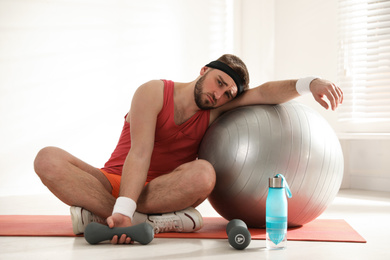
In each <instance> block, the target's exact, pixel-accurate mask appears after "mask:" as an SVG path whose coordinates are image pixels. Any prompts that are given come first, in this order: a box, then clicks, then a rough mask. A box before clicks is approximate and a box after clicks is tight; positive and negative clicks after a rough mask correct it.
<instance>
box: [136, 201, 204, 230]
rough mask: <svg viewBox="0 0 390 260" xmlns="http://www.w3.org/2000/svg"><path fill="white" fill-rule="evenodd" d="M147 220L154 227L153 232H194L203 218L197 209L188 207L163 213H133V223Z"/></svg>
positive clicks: (201, 225) (199, 227)
mask: <svg viewBox="0 0 390 260" xmlns="http://www.w3.org/2000/svg"><path fill="white" fill-rule="evenodd" d="M142 222H147V223H149V224H151V225H152V226H153V228H154V233H155V234H157V233H163V232H195V231H198V230H199V229H201V228H202V227H203V218H202V215H200V213H199V211H197V210H196V209H194V208H192V207H190V208H186V209H183V210H181V211H175V212H172V213H164V214H149V215H147V214H142V213H139V212H135V213H134V217H133V224H134V225H136V224H140V223H142Z"/></svg>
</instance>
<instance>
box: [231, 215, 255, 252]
mask: <svg viewBox="0 0 390 260" xmlns="http://www.w3.org/2000/svg"><path fill="white" fill-rule="evenodd" d="M226 233H227V235H228V240H229V244H230V245H231V246H232V247H234V248H235V249H239V250H242V249H245V248H246V247H247V246H248V245H249V244H250V242H251V233H249V230H248V227H247V226H246V224H245V222H244V221H242V220H240V219H233V220H231V221H230V222H229V223H228V224H227V226H226Z"/></svg>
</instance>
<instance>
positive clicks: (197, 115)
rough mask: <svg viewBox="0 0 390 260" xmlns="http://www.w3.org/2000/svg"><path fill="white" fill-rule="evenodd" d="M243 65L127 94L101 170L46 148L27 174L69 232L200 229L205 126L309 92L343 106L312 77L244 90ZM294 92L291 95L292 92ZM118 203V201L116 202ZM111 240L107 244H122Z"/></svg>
mask: <svg viewBox="0 0 390 260" xmlns="http://www.w3.org/2000/svg"><path fill="white" fill-rule="evenodd" d="M248 84H249V75H248V71H247V69H246V66H245V64H244V63H243V62H242V61H241V60H240V59H239V58H238V57H236V56H234V55H223V56H222V57H220V58H219V59H218V60H217V61H213V62H211V63H209V64H208V65H206V66H204V67H202V68H201V71H200V75H199V76H198V77H197V78H196V79H195V80H194V81H192V82H189V83H178V82H172V81H166V80H164V81H161V80H154V81H150V82H147V83H145V84H144V85H142V86H140V87H139V88H138V89H137V91H136V92H135V94H134V97H133V99H132V104H131V108H130V111H129V113H128V114H127V115H126V117H125V123H124V127H123V130H122V134H121V137H120V140H119V142H118V145H117V147H116V149H115V151H114V152H113V154H112V156H111V158H110V159H109V161H108V162H107V163H106V164H105V167H104V168H102V169H97V168H95V167H92V166H90V165H88V164H86V163H85V162H83V161H81V160H79V159H77V158H76V157H74V156H72V155H70V154H69V153H67V152H65V151H63V150H61V149H59V148H54V147H47V148H44V149H42V150H41V151H40V152H39V153H38V155H37V157H36V159H35V162H34V168H35V171H36V173H37V174H38V176H39V177H40V178H41V180H42V182H43V183H44V184H45V185H46V186H47V187H48V188H49V189H50V190H51V191H52V192H53V194H54V195H56V196H57V197H58V198H59V199H60V200H62V201H63V202H64V203H66V204H68V205H70V206H72V207H71V215H72V222H73V229H74V232H75V233H76V234H77V233H83V232H84V229H85V226H86V225H87V224H88V223H90V222H92V221H98V222H103V223H106V224H108V226H109V227H111V228H112V227H124V226H131V225H135V224H138V223H140V222H145V221H146V222H149V223H150V224H152V225H153V227H154V229H155V232H156V233H157V232H169V231H176V232H193V231H196V230H199V229H200V228H201V227H202V216H201V215H200V213H199V212H198V211H197V210H196V209H195V207H196V206H198V205H199V204H200V203H201V202H203V201H204V200H205V199H206V198H207V197H208V195H209V194H210V193H211V191H212V190H213V188H214V185H215V172H214V169H213V167H212V165H211V164H210V163H208V162H207V161H205V160H197V159H196V157H197V149H198V147H199V144H200V141H201V140H202V137H203V135H204V133H205V132H206V130H207V127H208V126H209V125H210V124H211V123H212V122H213V121H214V120H215V119H216V118H217V117H218V116H220V115H221V114H223V113H224V112H226V111H228V110H231V109H234V108H236V107H239V106H246V105H254V104H279V103H283V102H286V101H289V100H291V99H293V98H295V97H298V96H299V93H304V92H311V93H312V94H313V96H314V98H315V99H316V100H317V102H319V103H320V104H321V105H322V106H323V107H325V108H326V109H327V108H328V107H329V105H328V103H327V102H326V101H325V97H326V98H327V99H328V102H329V103H330V106H331V107H332V109H333V110H334V109H336V108H337V106H338V105H339V104H341V103H342V101H343V93H342V91H341V89H340V88H339V87H337V86H336V85H334V84H332V83H331V82H329V81H325V80H322V79H319V78H304V79H300V80H298V81H297V80H286V81H276V82H268V83H265V84H263V85H260V86H258V87H256V88H253V89H249V87H248ZM298 92H299V93H298ZM117 198H118V199H117ZM130 242H131V238H129V237H126V236H125V235H122V236H121V237H117V236H115V237H114V238H113V239H112V243H114V244H116V243H130Z"/></svg>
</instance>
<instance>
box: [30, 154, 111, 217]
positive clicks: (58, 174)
mask: <svg viewBox="0 0 390 260" xmlns="http://www.w3.org/2000/svg"><path fill="white" fill-rule="evenodd" d="M34 169H35V172H36V173H37V175H38V176H39V177H40V178H41V180H42V183H43V184H45V185H46V186H47V187H48V189H49V190H50V191H51V192H52V193H53V194H54V195H55V196H57V197H58V198H59V199H60V200H61V201H63V202H64V203H66V204H68V205H70V206H79V207H82V208H85V209H87V210H88V211H90V212H93V213H94V214H96V215H97V216H99V217H101V218H103V219H106V218H107V217H109V216H110V215H111V213H112V209H113V207H114V204H115V198H114V197H113V196H112V195H111V189H112V188H111V184H110V182H109V181H108V180H107V178H106V177H105V176H104V174H103V173H102V172H100V170H98V169H97V168H95V167H92V166H91V165H89V164H87V163H85V162H83V161H81V160H79V159H77V158H76V157H74V156H73V155H71V154H69V153H68V152H66V151H64V150H61V149H59V148H55V147H46V148H43V149H42V150H41V151H39V153H38V155H37V157H36V158H35V161H34Z"/></svg>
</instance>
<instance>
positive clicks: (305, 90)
mask: <svg viewBox="0 0 390 260" xmlns="http://www.w3.org/2000/svg"><path fill="white" fill-rule="evenodd" d="M315 79H318V77H306V78H301V79H298V81H297V84H296V85H295V88H296V90H297V92H298V94H299V95H301V96H303V95H306V94H310V93H311V91H310V83H311V82H312V81H313V80H315Z"/></svg>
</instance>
